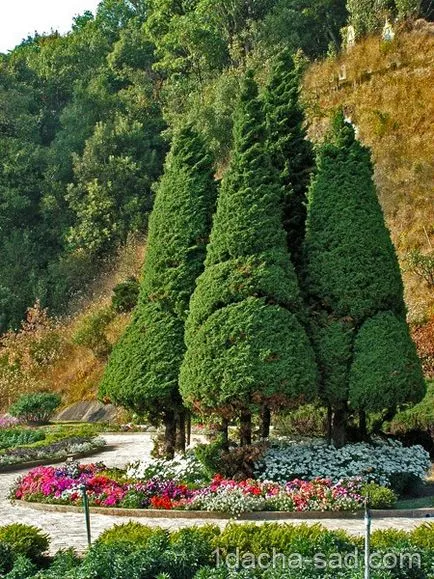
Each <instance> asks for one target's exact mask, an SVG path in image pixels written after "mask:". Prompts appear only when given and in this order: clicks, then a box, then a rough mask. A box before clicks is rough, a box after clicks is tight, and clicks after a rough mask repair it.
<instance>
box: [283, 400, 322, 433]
mask: <svg viewBox="0 0 434 579" xmlns="http://www.w3.org/2000/svg"><path fill="white" fill-rule="evenodd" d="M274 427H275V429H276V430H277V431H278V433H279V435H280V436H293V435H298V436H325V434H326V432H327V412H326V410H325V409H324V408H321V407H317V406H314V405H313V404H306V405H304V406H300V408H297V409H296V410H292V411H289V412H288V411H286V412H281V413H279V414H277V415H276V416H275V418H274Z"/></svg>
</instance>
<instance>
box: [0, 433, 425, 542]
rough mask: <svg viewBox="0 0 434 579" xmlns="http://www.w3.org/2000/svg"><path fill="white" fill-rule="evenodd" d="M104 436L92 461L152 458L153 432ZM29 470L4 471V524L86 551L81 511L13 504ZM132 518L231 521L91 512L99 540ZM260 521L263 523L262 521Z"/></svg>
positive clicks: (326, 522) (164, 523)
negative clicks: (15, 487)
mask: <svg viewBox="0 0 434 579" xmlns="http://www.w3.org/2000/svg"><path fill="white" fill-rule="evenodd" d="M104 438H105V440H106V442H107V444H108V445H110V446H113V447H115V448H114V449H113V450H108V451H105V452H101V453H100V454H96V455H94V456H92V457H90V458H88V459H85V460H86V461H88V462H98V461H103V462H104V463H105V464H107V465H108V466H124V465H125V464H126V463H128V462H133V461H135V460H139V459H145V458H147V457H149V454H150V451H151V448H152V440H151V435H150V434H146V433H131V434H105V435H104ZM24 472H26V471H20V472H18V471H15V472H13V473H7V474H0V525H7V524H9V523H15V522H20V523H26V524H29V525H36V526H38V527H40V528H41V529H42V530H44V531H45V532H46V533H47V534H48V535H49V536H50V537H51V548H50V550H51V551H52V552H55V551H57V550H58V549H62V548H66V547H74V548H75V549H77V550H78V551H83V550H84V549H85V548H86V546H87V539H86V529H85V522H84V516H83V515H80V514H78V513H56V512H43V511H37V510H32V509H30V508H26V507H20V506H19V503H15V504H14V505H12V504H11V503H10V501H9V500H8V498H7V497H8V493H9V489H10V487H11V485H12V484H13V482H14V481H15V479H16V478H17V477H18V476H20V475H22V474H23V473H24ZM128 520H133V521H138V522H140V523H142V524H147V525H150V526H160V527H164V528H167V529H179V528H182V527H188V526H191V525H195V524H197V525H200V524H209V523H215V524H217V525H219V526H220V527H223V526H224V525H226V524H227V521H226V520H215V521H214V520H211V519H208V520H204V521H201V520H194V519H168V518H164V517H163V518H161V519H146V518H143V517H141V518H135V517H131V518H127V517H113V516H107V515H95V514H91V528H92V539H96V538H97V537H98V536H99V535H100V534H101V533H102V532H103V531H104V530H105V529H108V528H109V527H112V526H113V525H114V524H121V523H125V522H127V521H128ZM288 522H289V523H293V524H297V523H301V522H307V523H308V524H313V523H320V524H321V525H323V526H325V527H327V528H329V529H345V530H346V531H348V532H350V533H354V534H362V533H363V530H364V523H363V520H333V519H322V520H319V521H316V520H310V521H302V520H301V519H300V520H298V519H291V520H289V521H288ZM423 522H425V521H424V519H405V518H387V519H375V520H374V521H373V522H372V529H373V530H375V529H387V528H394V529H404V530H410V529H412V528H414V527H415V526H417V525H419V524H422V523H423ZM258 524H261V523H260V522H258Z"/></svg>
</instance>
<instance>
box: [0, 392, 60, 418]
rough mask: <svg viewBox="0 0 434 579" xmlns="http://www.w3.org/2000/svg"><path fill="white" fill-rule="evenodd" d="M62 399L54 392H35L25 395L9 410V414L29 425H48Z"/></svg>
mask: <svg viewBox="0 0 434 579" xmlns="http://www.w3.org/2000/svg"><path fill="white" fill-rule="evenodd" d="M61 401H62V398H61V396H60V394H56V393H54V392H35V393H33V394H23V395H22V396H21V397H20V398H18V400H17V401H16V402H15V403H14V404H12V406H11V407H10V408H9V414H10V415H11V416H15V417H16V418H19V419H20V420H22V421H23V422H26V423H27V424H47V423H48V422H49V421H50V419H51V418H52V416H53V414H54V412H55V410H56V409H57V408H58V407H59V406H60V403H61Z"/></svg>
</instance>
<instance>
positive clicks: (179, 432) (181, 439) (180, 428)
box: [176, 408, 185, 454]
mask: <svg viewBox="0 0 434 579" xmlns="http://www.w3.org/2000/svg"><path fill="white" fill-rule="evenodd" d="M176 450H177V451H178V452H181V453H182V454H185V409H184V408H180V409H179V410H178V412H177V414H176Z"/></svg>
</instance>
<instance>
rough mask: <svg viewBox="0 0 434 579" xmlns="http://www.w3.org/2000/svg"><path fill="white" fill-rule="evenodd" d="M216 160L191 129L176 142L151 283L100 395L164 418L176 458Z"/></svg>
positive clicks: (155, 233)
mask: <svg viewBox="0 0 434 579" xmlns="http://www.w3.org/2000/svg"><path fill="white" fill-rule="evenodd" d="M215 201H216V187H215V182H214V179H213V168H212V162H211V157H210V155H209V153H208V150H207V148H206V147H205V144H204V142H203V141H202V139H201V138H200V137H199V135H198V134H196V133H195V132H194V131H193V130H192V129H191V128H190V127H186V128H184V129H182V130H181V131H180V132H179V134H178V135H177V136H176V137H175V139H174V142H173V145H172V149H171V151H170V153H169V155H168V158H167V160H166V164H165V170H164V174H163V177H162V179H161V181H160V184H159V186H158V191H157V195H156V199H155V204H154V209H153V211H152V214H151V217H150V222H149V236H148V247H147V252H146V257H145V264H144V269H143V282H142V285H141V289H140V296H139V302H138V305H137V307H136V310H135V312H134V315H133V320H132V322H131V324H130V326H129V327H128V328H127V330H126V332H125V334H124V335H123V337H122V338H121V339H120V340H119V342H118V343H117V344H116V346H115V348H114V350H113V353H112V355H111V357H110V360H109V363H108V366H107V368H106V371H105V374H104V377H103V381H102V383H101V386H100V396H101V397H103V398H109V399H110V400H111V401H113V402H114V403H117V404H121V405H123V406H126V407H127V408H131V409H134V410H135V411H138V412H147V413H148V414H149V415H150V416H152V417H154V419H155V418H162V419H163V420H164V422H165V425H166V454H167V455H168V456H171V455H173V452H174V443H175V441H174V437H175V422H174V421H175V414H176V413H177V412H179V411H180V410H181V408H182V403H181V398H180V394H179V390H178V375H179V367H180V365H181V362H182V358H183V355H184V350H185V346H184V323H185V319H186V317H187V312H188V304H189V300H190V296H191V294H192V292H193V290H194V286H195V281H196V278H197V277H198V275H199V274H200V273H201V272H202V270H203V262H204V259H205V251H206V244H207V241H208V238H209V232H210V229H211V221H212V214H213V211H214V208H215Z"/></svg>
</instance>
